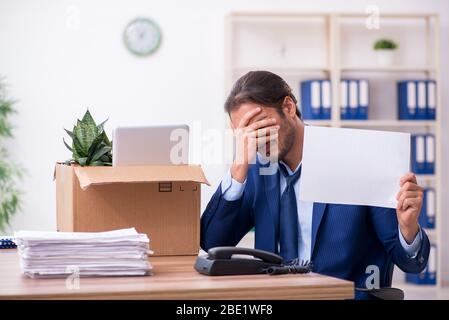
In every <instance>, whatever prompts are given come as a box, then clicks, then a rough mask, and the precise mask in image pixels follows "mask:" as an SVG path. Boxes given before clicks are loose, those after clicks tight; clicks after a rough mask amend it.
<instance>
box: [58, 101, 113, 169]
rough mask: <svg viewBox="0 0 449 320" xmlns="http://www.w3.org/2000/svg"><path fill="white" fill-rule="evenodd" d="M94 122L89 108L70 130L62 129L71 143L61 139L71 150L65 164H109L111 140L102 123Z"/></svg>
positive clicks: (110, 163)
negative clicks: (70, 156)
mask: <svg viewBox="0 0 449 320" xmlns="http://www.w3.org/2000/svg"><path fill="white" fill-rule="evenodd" d="M106 121H107V120H105V121H103V122H102V123H100V124H99V125H97V124H96V123H95V120H94V119H93V118H92V115H91V114H90V112H89V110H87V111H86V113H85V114H84V116H83V118H82V119H81V120H78V121H77V123H76V125H75V126H74V127H73V130H72V131H69V130H67V129H64V130H65V131H66V132H67V134H68V135H69V136H70V138H72V145H71V146H70V145H68V144H67V142H66V141H65V140H64V138H63V139H62V140H63V142H64V144H65V146H66V147H67V148H68V149H69V150H70V151H71V152H72V158H71V159H69V160H67V161H66V162H65V164H67V165H70V164H73V163H75V164H79V165H80V166H82V167H84V166H111V165H112V142H111V141H110V140H109V138H108V136H107V135H106V132H105V131H104V124H105V123H106Z"/></svg>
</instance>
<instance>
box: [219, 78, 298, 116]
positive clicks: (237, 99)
mask: <svg viewBox="0 0 449 320" xmlns="http://www.w3.org/2000/svg"><path fill="white" fill-rule="evenodd" d="M287 96H288V97H290V98H291V99H292V100H293V102H294V103H295V105H296V104H297V103H298V101H297V100H296V98H295V96H294V95H293V93H292V89H291V88H290V86H289V85H288V84H287V82H285V80H284V79H282V78H281V77H280V76H278V75H277V74H274V73H272V72H269V71H250V72H248V73H247V74H245V75H243V76H241V77H240V78H239V79H238V80H237V81H236V83H235V84H234V87H233V88H232V90H231V92H230V93H229V96H228V98H227V99H226V102H225V105H224V108H225V111H226V112H227V113H228V114H229V113H230V112H231V111H232V110H234V109H236V108H238V107H239V106H240V105H241V104H243V103H247V102H253V103H258V104H261V105H263V106H267V107H272V108H276V109H277V110H278V112H279V113H280V114H282V111H281V107H282V103H283V102H284V99H285V97H287ZM296 115H297V116H298V118H299V119H301V112H300V111H299V109H298V107H296Z"/></svg>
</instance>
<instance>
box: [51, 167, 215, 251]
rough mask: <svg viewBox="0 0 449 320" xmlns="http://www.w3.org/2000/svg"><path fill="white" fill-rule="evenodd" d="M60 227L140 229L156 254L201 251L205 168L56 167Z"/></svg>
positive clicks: (88, 230)
mask: <svg viewBox="0 0 449 320" xmlns="http://www.w3.org/2000/svg"><path fill="white" fill-rule="evenodd" d="M55 179H56V211H57V228H58V231H79V232H95V231H107V230H113V229H121V228H130V227H135V228H136V229H137V231H138V232H141V233H146V234H147V235H148V237H149V238H150V248H151V250H153V251H154V255H157V256H162V255H196V254H198V250H199V237H200V206H201V197H200V196H201V183H205V184H209V183H208V182H207V179H206V178H205V176H204V173H203V171H202V170H201V167H200V166H194V165H180V166H135V167H80V166H76V165H72V166H68V165H64V164H61V163H58V164H56V167H55Z"/></svg>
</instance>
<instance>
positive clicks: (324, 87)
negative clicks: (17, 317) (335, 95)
mask: <svg viewBox="0 0 449 320" xmlns="http://www.w3.org/2000/svg"><path fill="white" fill-rule="evenodd" d="M331 89H332V88H331V85H330V81H329V80H327V79H315V80H307V81H302V82H301V84H300V91H301V111H302V114H303V118H304V119H305V120H329V119H331V101H332V92H331V91H332V90H331Z"/></svg>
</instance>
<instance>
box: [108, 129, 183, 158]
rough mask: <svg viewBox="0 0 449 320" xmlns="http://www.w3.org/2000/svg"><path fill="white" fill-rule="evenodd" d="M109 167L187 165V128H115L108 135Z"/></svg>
mask: <svg viewBox="0 0 449 320" xmlns="http://www.w3.org/2000/svg"><path fill="white" fill-rule="evenodd" d="M112 141H113V148H112V165H113V166H143V165H178V164H188V163H189V126H187V125H167V126H147V127H118V128H116V129H115V130H114V132H113V134H112Z"/></svg>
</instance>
